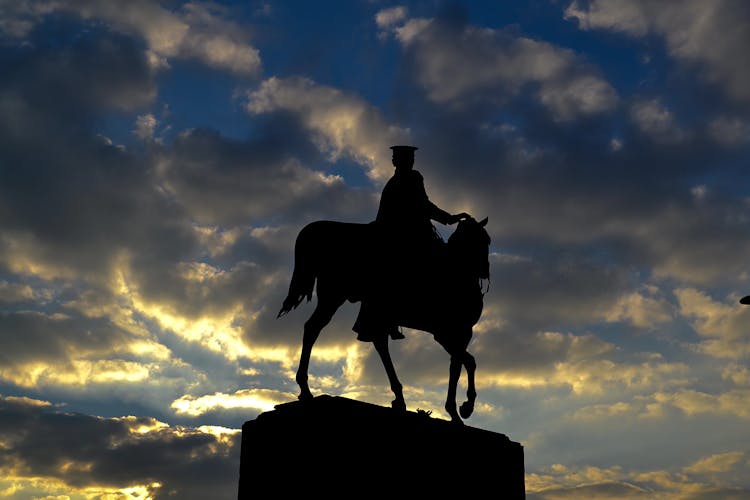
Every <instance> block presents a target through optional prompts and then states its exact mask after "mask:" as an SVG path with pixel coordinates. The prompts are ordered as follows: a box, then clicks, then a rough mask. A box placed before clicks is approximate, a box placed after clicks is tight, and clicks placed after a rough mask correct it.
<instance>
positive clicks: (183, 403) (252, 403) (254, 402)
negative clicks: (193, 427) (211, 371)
mask: <svg viewBox="0 0 750 500" xmlns="http://www.w3.org/2000/svg"><path fill="white" fill-rule="evenodd" d="M294 400H296V396H295V395H292V394H289V393H287V392H280V391H274V390H269V389H242V390H239V391H236V392H234V393H232V394H224V393H222V392H217V393H215V394H207V395H205V396H198V397H195V396H189V395H185V396H182V397H180V398H178V399H176V400H174V401H172V404H171V405H170V407H171V408H172V409H174V410H175V412H177V413H178V414H186V415H190V416H193V417H196V416H199V415H203V414H205V413H208V412H210V411H215V410H217V409H247V408H250V409H253V410H256V411H261V412H263V411H271V410H273V409H274V406H276V405H278V404H281V403H288V402H290V401H294Z"/></svg>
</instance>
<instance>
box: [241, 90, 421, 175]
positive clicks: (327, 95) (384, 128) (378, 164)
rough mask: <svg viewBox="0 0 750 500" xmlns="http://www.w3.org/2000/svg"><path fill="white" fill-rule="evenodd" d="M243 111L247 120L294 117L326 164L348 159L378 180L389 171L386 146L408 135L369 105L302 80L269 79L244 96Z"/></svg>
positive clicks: (355, 97)
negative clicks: (278, 114) (249, 116)
mask: <svg viewBox="0 0 750 500" xmlns="http://www.w3.org/2000/svg"><path fill="white" fill-rule="evenodd" d="M246 108H247V111H248V112H249V113H251V114H253V115H258V114H263V113H270V112H278V111H282V112H283V111H286V112H290V113H294V114H295V115H296V116H298V117H299V119H300V120H301V123H302V124H303V126H304V127H305V128H306V129H307V130H308V131H309V132H310V133H312V134H313V137H314V140H315V143H316V145H317V146H318V148H319V149H320V150H321V151H323V152H325V153H326V154H328V155H329V158H330V159H331V160H336V159H338V158H340V157H342V156H346V157H349V158H351V159H353V160H355V161H356V162H357V163H359V164H360V165H362V166H363V167H364V168H366V170H367V173H368V175H369V176H370V177H372V178H373V179H376V180H379V181H383V180H384V179H386V178H388V177H390V175H391V174H392V172H393V167H392V166H391V161H390V157H391V154H390V150H388V147H389V146H390V145H392V144H401V143H404V142H406V143H408V142H409V135H410V134H409V131H408V130H405V129H402V128H399V127H397V126H395V125H390V124H389V123H388V122H387V121H386V120H385V118H384V117H383V116H382V115H381V113H380V112H379V111H378V110H377V109H376V108H375V107H374V106H371V105H370V104H368V103H367V102H365V101H364V100H362V99H360V98H359V97H357V96H355V95H351V94H347V93H344V92H342V91H341V90H338V89H336V88H333V87H327V86H324V85H319V84H316V83H315V82H313V81H312V80H309V79H306V78H298V77H291V78H286V79H281V78H277V77H272V78H269V79H267V80H265V81H263V82H262V83H261V85H260V87H258V88H257V89H256V90H252V91H249V92H248V93H247V103H246Z"/></svg>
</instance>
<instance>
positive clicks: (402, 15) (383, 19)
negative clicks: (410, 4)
mask: <svg viewBox="0 0 750 500" xmlns="http://www.w3.org/2000/svg"><path fill="white" fill-rule="evenodd" d="M406 13H407V9H406V7H404V6H402V5H399V6H396V7H389V8H387V9H383V10H381V11H378V13H377V14H375V24H377V26H378V28H381V29H384V30H386V29H389V28H391V27H393V26H394V25H395V24H397V23H399V22H401V21H403V20H404V19H406Z"/></svg>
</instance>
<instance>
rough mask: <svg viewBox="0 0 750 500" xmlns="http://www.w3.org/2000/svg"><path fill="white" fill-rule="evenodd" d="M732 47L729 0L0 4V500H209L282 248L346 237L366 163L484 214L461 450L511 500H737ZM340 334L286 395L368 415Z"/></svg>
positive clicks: (268, 314)
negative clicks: (493, 465)
mask: <svg viewBox="0 0 750 500" xmlns="http://www.w3.org/2000/svg"><path fill="white" fill-rule="evenodd" d="M749 53H750V3H748V2H745V1H744V0H679V1H670V2H653V1H647V0H630V1H628V0H590V1H582V0H548V1H543V0H531V1H526V2H520V1H509V2H445V1H435V0H418V1H414V2H390V1H375V0H372V1H367V0H354V1H351V2H332V1H321V2H291V1H286V2H275V1H246V2H233V3H231V2H226V3H225V2H216V3H212V2H202V1H191V2H178V1H163V2H159V1H156V0H148V1H147V0H133V1H130V2H114V1H112V2H110V1H94V0H37V1H27V0H0V498H5V497H7V498H21V499H27V498H29V499H30V498H59V499H62V498H69V499H76V500H77V499H90V498H101V499H110V500H112V499H146V498H149V499H161V498H181V499H193V498H195V499H197V498H217V499H219V498H236V494H237V481H238V473H239V451H240V438H241V434H240V428H241V426H242V424H243V423H244V422H245V421H247V420H252V419H254V418H255V417H256V416H257V415H259V414H260V413H262V412H265V411H269V410H272V409H273V407H274V405H276V404H279V403H284V402H288V401H294V400H295V399H296V396H297V393H298V392H297V391H298V388H297V386H296V383H295V382H294V373H295V371H296V368H297V360H298V356H299V349H300V342H301V338H302V325H303V323H304V321H305V320H306V319H307V318H308V317H309V315H310V314H311V312H312V310H313V308H314V303H309V304H303V305H301V306H300V308H298V309H297V310H295V311H293V312H291V313H290V314H289V315H287V316H285V317H284V318H282V319H276V313H277V312H278V310H279V308H280V306H281V302H282V300H283V298H284V296H285V295H286V292H287V287H288V284H289V279H290V276H291V271H292V266H293V247H294V240H295V237H296V235H297V233H298V232H299V230H300V229H301V228H302V227H304V225H306V224H307V223H309V222H312V221H315V220H321V219H328V220H338V221H345V222H359V223H366V222H369V221H371V220H373V219H374V217H375V214H376V212H377V207H378V201H379V197H380V192H381V190H382V188H383V185H384V184H385V182H386V181H387V180H388V178H389V177H390V176H391V175H392V173H393V166H392V165H391V162H390V150H389V149H388V148H389V146H391V145H393V144H413V145H415V146H418V147H419V150H418V151H417V154H416V163H415V168H416V169H417V170H419V171H420V172H421V173H422V175H423V176H424V178H425V186H426V189H427V192H428V194H429V196H430V199H431V200H432V201H433V202H434V203H435V204H437V205H438V206H440V207H441V208H443V209H444V210H446V211H448V212H450V213H459V212H463V211H465V212H468V213H470V214H472V215H473V216H475V217H476V218H477V219H480V218H484V217H488V218H489V222H488V225H487V230H488V232H489V234H490V236H491V238H492V245H491V248H490V251H491V254H490V266H491V267H490V272H491V282H490V288H489V291H488V293H487V294H486V295H485V297H484V311H483V314H482V317H481V319H480V321H479V323H477V325H476V326H475V328H474V333H473V338H472V342H471V344H470V346H469V350H470V352H471V353H473V355H474V356H475V358H476V360H477V366H478V367H477V391H478V399H477V408H476V412H475V414H474V415H473V416H472V417H471V418H470V419H469V420H467V422H466V423H467V425H471V426H474V427H480V428H483V429H488V430H491V431H495V432H499V433H503V434H506V435H507V436H508V437H509V438H510V439H512V440H513V441H516V442H519V443H521V444H522V445H523V446H524V453H525V468H526V489H527V496H528V498H530V499H533V500H541V499H544V500H552V499H590V498H597V499H602V498H604V499H606V498H639V499H640V498H644V499H645V498H649V499H654V498H656V499H668V500H672V499H734V498H737V499H739V498H750V430H748V429H749V427H748V426H749V424H750V366H748V361H749V360H750V336H748V327H749V326H750V308H748V307H747V306H743V305H740V304H739V299H740V298H741V297H743V296H745V295H748V294H750V274H749V272H750V261H749V260H748V258H747V256H748V254H750V189H749V188H748V186H750V168H749V167H750V60H749V59H748V54H749ZM437 228H438V231H439V232H440V234H441V235H443V237H444V238H447V237H448V236H449V235H450V233H451V230H452V228H451V227H447V226H442V225H439V224H437ZM415 293H416V289H415ZM313 300H315V299H313ZM356 313H357V305H356V304H346V305H345V306H343V307H342V308H341V309H340V310H339V312H338V313H337V315H336V316H335V318H334V320H333V321H332V323H331V324H330V325H329V326H328V327H327V328H326V329H325V330H324V331H323V334H322V335H321V338H320V340H319V341H318V344H317V345H316V346H315V349H314V351H313V357H312V362H311V366H310V386H311V389H312V391H313V393H314V394H316V395H319V394H330V395H335V396H344V397H348V398H353V399H358V400H362V401H366V402H370V403H374V404H379V405H385V406H387V405H389V404H390V400H391V399H392V394H391V393H390V390H389V387H388V382H387V378H386V375H385V371H384V370H383V368H382V366H381V364H380V361H379V358H378V357H377V354H376V353H375V350H374V348H373V347H372V346H371V345H370V344H369V343H363V342H359V341H357V340H356V336H355V334H354V333H353V332H352V331H351V326H352V324H353V321H354V318H355V316H356ZM405 333H406V339H404V340H400V341H394V342H391V353H392V355H393V359H394V363H395V366H396V370H397V372H398V374H399V377H400V379H401V382H402V383H403V385H404V393H405V397H406V401H407V406H408V409H409V410H412V411H416V410H417V409H423V410H429V411H432V412H433V413H432V415H433V417H434V418H447V416H446V415H445V412H444V410H443V404H444V401H445V397H446V390H447V379H448V365H449V357H448V355H447V353H446V352H445V351H443V350H442V349H441V348H440V347H439V345H438V344H437V343H436V342H434V340H433V338H432V336H431V335H430V334H427V333H424V332H420V331H416V330H406V332H405ZM464 392H465V376H464V377H463V378H462V379H461V382H460V386H459V403H460V401H461V400H462V399H463V397H464ZM292 458H293V457H292V455H290V462H289V463H288V464H280V466H283V467H288V468H289V474H290V477H293V476H294V467H295V466H296V463H295V462H294V461H293V460H292ZM462 458H464V457H455V459H462ZM408 460H409V458H408V457H404V458H403V459H402V460H401V462H400V466H401V467H402V468H404V470H408Z"/></svg>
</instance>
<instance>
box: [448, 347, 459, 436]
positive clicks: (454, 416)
mask: <svg viewBox="0 0 750 500" xmlns="http://www.w3.org/2000/svg"><path fill="white" fill-rule="evenodd" d="M460 376H461V358H460V357H459V356H454V355H451V365H450V372H449V377H448V397H447V398H446V400H445V411H447V412H448V415H450V417H451V421H452V422H454V423H457V424H463V420H461V417H459V416H458V412H457V411H456V387H457V386H458V378H459V377H460Z"/></svg>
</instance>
